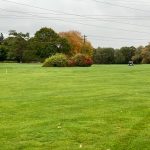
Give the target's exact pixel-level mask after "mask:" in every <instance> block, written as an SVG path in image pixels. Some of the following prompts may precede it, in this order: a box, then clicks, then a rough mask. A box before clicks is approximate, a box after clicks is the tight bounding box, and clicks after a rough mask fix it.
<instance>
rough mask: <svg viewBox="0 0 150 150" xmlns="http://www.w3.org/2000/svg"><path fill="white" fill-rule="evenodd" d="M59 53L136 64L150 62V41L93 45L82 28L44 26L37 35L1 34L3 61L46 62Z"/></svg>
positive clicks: (99, 61) (1, 55) (96, 61)
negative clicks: (118, 45) (116, 45)
mask: <svg viewBox="0 0 150 150" xmlns="http://www.w3.org/2000/svg"><path fill="white" fill-rule="evenodd" d="M57 53H62V54H65V55H66V56H68V57H71V56H74V55H76V54H78V53H81V54H85V55H87V56H90V57H91V58H92V59H93V62H94V64H127V63H128V62H129V61H131V60H133V61H134V63H135V64H141V63H144V64H149V63H150V44H148V45H147V46H145V47H144V46H139V47H138V48H135V47H134V46H131V47H122V48H120V49H114V48H101V47H98V48H96V49H94V48H93V46H92V44H91V42H90V41H87V40H86V42H84V39H83V36H82V35H81V33H80V32H78V31H68V32H61V33H56V32H55V31H54V30H53V29H51V28H47V27H44V28H41V29H40V30H38V31H37V32H36V33H35V35H34V36H33V37H30V35H29V33H21V32H20V33H18V32H17V31H15V30H10V31H9V36H8V37H7V38H4V36H3V34H2V33H1V34H0V61H14V62H18V63H20V62H28V63H30V62H43V61H44V60H45V59H46V58H48V57H50V56H53V55H55V54H57Z"/></svg>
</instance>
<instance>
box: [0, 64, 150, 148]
mask: <svg viewBox="0 0 150 150" xmlns="http://www.w3.org/2000/svg"><path fill="white" fill-rule="evenodd" d="M78 149H83V150H150V65H137V66H134V67H128V66H127V65H100V66H98V65H97V66H96V65H95V66H93V67H91V68H42V67H41V65H40V64H0V150H78Z"/></svg>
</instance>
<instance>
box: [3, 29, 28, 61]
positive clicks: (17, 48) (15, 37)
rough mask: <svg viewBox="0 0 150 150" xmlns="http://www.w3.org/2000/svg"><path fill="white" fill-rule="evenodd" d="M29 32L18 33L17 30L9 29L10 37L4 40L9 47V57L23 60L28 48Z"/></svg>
mask: <svg viewBox="0 0 150 150" xmlns="http://www.w3.org/2000/svg"><path fill="white" fill-rule="evenodd" d="M28 39H29V33H26V34H24V33H22V32H20V33H17V32H16V31H15V30H11V31H9V37H8V38H6V39H5V40H4V45H5V47H7V49H8V59H11V60H16V61H17V62H19V63H20V62H22V61H23V55H24V52H25V50H26V48H27V41H28Z"/></svg>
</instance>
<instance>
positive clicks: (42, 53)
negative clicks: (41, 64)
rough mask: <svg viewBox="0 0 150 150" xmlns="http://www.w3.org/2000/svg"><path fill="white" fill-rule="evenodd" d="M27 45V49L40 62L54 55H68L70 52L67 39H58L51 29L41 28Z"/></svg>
mask: <svg viewBox="0 0 150 150" xmlns="http://www.w3.org/2000/svg"><path fill="white" fill-rule="evenodd" d="M29 43H30V47H29V48H30V49H32V51H34V52H35V53H36V55H37V57H38V58H39V59H40V60H41V61H43V60H44V59H45V58H47V57H49V56H52V55H54V54H56V53H65V54H68V53H69V51H70V44H69V42H68V41H67V39H65V38H62V37H60V36H59V35H58V34H57V33H56V32H55V31H54V30H53V29H51V28H41V29H40V30H39V31H37V32H36V33H35V36H34V37H33V38H32V39H31V40H30V42H29Z"/></svg>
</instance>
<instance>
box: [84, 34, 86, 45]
mask: <svg viewBox="0 0 150 150" xmlns="http://www.w3.org/2000/svg"><path fill="white" fill-rule="evenodd" d="M86 38H87V36H86V35H84V44H85V43H86Z"/></svg>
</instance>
